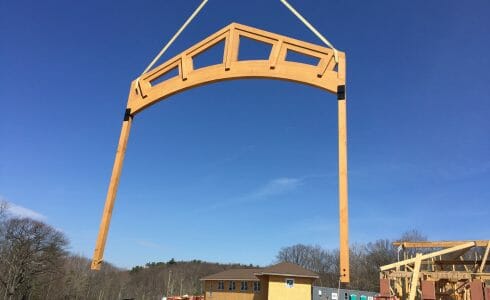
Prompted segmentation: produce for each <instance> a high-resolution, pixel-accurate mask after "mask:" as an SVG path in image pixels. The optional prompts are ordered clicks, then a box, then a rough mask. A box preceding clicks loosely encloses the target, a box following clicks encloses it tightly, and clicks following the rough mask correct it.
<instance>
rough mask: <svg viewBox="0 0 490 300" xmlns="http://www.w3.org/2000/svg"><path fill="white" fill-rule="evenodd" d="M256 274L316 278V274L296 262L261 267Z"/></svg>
mask: <svg viewBox="0 0 490 300" xmlns="http://www.w3.org/2000/svg"><path fill="white" fill-rule="evenodd" d="M256 275H279V276H293V277H307V278H318V274H317V273H315V272H312V271H310V270H307V269H305V268H303V267H301V266H298V265H296V264H292V263H287V262H283V263H280V264H277V265H273V266H270V267H268V268H264V269H261V270H260V272H258V273H256Z"/></svg>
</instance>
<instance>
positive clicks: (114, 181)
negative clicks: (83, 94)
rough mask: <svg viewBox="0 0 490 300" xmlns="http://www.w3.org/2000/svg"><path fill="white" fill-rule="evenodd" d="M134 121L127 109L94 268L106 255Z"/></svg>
mask: <svg viewBox="0 0 490 300" xmlns="http://www.w3.org/2000/svg"><path fill="white" fill-rule="evenodd" d="M132 121H133V117H132V116H131V115H130V111H129V110H126V115H125V116H124V121H123V124H122V128H121V135H120V136H119V144H118V146H117V152H116V158H115V159H114V167H113V168H112V176H111V181H110V183H109V189H108V190H107V197H106V200H105V206H104V212H103V214H102V220H101V222H100V228H99V235H98V237H97V243H96V245H95V250H94V256H93V258H92V266H91V268H92V270H100V267H101V265H102V257H103V256H104V249H105V243H106V240H107V234H108V232H109V224H110V222H111V216H112V209H113V208H114V201H115V199H116V193H117V186H118V185H119V178H120V176H121V171H122V165H123V161H124V154H125V153H126V146H127V144H128V138H129V132H130V129H131V123H132Z"/></svg>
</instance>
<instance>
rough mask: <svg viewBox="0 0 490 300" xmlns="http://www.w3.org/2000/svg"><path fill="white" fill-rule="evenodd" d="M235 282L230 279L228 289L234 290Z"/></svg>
mask: <svg viewBox="0 0 490 300" xmlns="http://www.w3.org/2000/svg"><path fill="white" fill-rule="evenodd" d="M235 288H236V287H235V282H234V281H230V285H229V286H228V290H229V291H234V290H235Z"/></svg>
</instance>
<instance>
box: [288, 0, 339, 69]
mask: <svg viewBox="0 0 490 300" xmlns="http://www.w3.org/2000/svg"><path fill="white" fill-rule="evenodd" d="M281 2H282V4H284V5H285V6H286V7H287V8H288V9H289V10H290V11H291V12H292V13H293V14H294V15H295V16H296V17H297V18H298V19H299V20H300V21H301V22H303V24H305V26H306V27H308V29H309V30H311V32H313V33H314V34H315V35H316V36H317V37H318V38H319V39H320V40H321V41H322V42H324V43H325V44H326V45H327V46H329V47H330V48H332V50H333V55H334V57H335V62H339V57H338V51H337V49H335V47H334V46H333V45H332V43H330V42H329V41H328V40H327V39H326V38H325V37H324V36H323V35H322V34H321V33H320V32H318V30H316V28H315V27H313V25H311V23H310V22H308V20H306V19H305V18H304V17H303V16H302V15H301V14H300V13H299V12H298V11H297V10H296V9H294V7H293V6H292V5H291V4H289V3H288V2H287V1H286V0H281Z"/></svg>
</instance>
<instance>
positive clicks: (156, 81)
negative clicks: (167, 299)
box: [92, 23, 349, 283]
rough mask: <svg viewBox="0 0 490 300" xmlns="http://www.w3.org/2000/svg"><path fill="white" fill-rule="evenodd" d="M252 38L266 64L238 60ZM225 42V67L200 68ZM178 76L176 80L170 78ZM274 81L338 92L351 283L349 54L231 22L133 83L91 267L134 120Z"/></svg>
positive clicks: (343, 264) (97, 263)
mask: <svg viewBox="0 0 490 300" xmlns="http://www.w3.org/2000/svg"><path fill="white" fill-rule="evenodd" d="M242 38H248V39H251V40H254V41H256V42H259V43H263V44H266V45H269V46H270V49H271V50H270V53H269V55H268V57H266V58H265V59H262V60H239V59H238V58H239V53H240V40H241V39H242ZM222 42H224V50H223V58H222V60H221V63H219V64H214V65H210V66H204V67H201V68H197V67H195V66H194V65H195V64H194V61H195V58H196V57H197V56H199V55H200V54H202V53H204V52H206V51H207V50H209V49H210V48H212V47H214V46H215V45H217V44H219V43H222ZM292 53H294V54H296V55H299V56H305V57H308V58H312V60H313V61H315V64H308V63H303V62H298V61H292V60H290V59H289V58H288V57H289V54H292ZM169 75H173V76H169ZM246 78H270V79H278V80H286V81H292V82H296V83H301V84H306V85H310V86H313V87H316V88H320V89H323V90H325V91H327V92H330V93H334V94H337V98H338V117H339V119H338V121H339V123H338V125H339V209H340V210H339V213H340V253H341V257H340V270H341V274H340V275H341V281H342V282H344V283H348V282H349V245H348V205H347V203H348V202H347V134H346V97H345V53H343V52H340V51H337V52H336V53H334V50H333V49H331V48H326V47H322V46H319V45H315V44H312V43H308V42H304V41H301V40H297V39H293V38H290V37H286V36H283V35H278V34H275V33H271V32H267V31H264V30H260V29H256V28H253V27H249V26H245V25H241V24H237V23H232V24H230V25H228V26H226V27H225V28H223V29H221V30H219V31H218V32H216V33H214V34H213V35H211V36H209V37H207V38H206V39H204V40H202V41H201V42H199V43H197V44H196V45H194V46H192V47H190V48H189V49H187V50H185V51H184V52H182V53H180V54H179V55H177V56H175V57H173V58H172V59H169V60H168V61H166V62H164V63H162V64H161V65H159V66H157V67H155V68H153V69H152V70H150V71H149V72H147V73H145V74H143V75H142V76H140V77H138V78H137V79H135V80H134V81H133V82H132V83H131V88H130V92H129V97H128V102H127V106H126V113H125V115H124V120H123V125H122V130H121V135H120V138H119V144H118V148H117V152H116V158H115V162H114V167H113V171H112V176H111V181H110V183H109V189H108V192H107V198H106V203H105V207H104V212H103V216H102V221H101V224H100V230H99V235H98V238H97V244H96V247H95V251H94V256H93V260H92V269H95V270H98V269H100V267H101V264H102V258H103V253H104V248H105V244H106V240H107V234H108V230H109V224H110V219H111V216H112V209H113V207H114V201H115V197H116V192H117V187H118V183H119V177H120V175H121V170H122V163H123V160H124V154H125V152H126V145H127V141H128V137H129V132H130V128H131V124H132V120H133V117H134V116H135V115H136V114H138V113H140V112H141V111H142V110H144V109H145V108H147V107H149V106H151V105H153V104H156V103H158V102H159V101H162V100H164V99H167V98H168V97H170V96H172V95H174V94H177V93H179V92H183V91H185V90H187V89H191V88H194V87H198V86H201V85H205V84H209V83H213V82H218V81H224V80H233V79H246Z"/></svg>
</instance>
